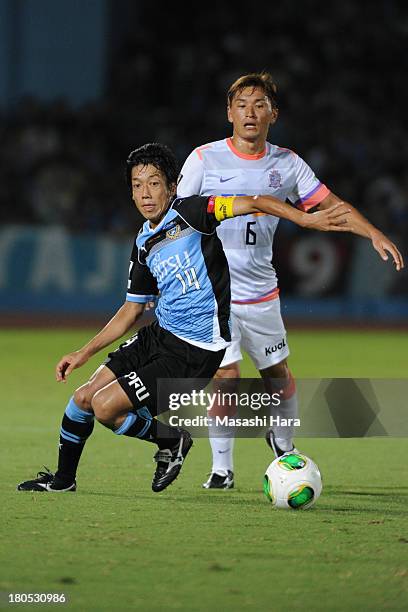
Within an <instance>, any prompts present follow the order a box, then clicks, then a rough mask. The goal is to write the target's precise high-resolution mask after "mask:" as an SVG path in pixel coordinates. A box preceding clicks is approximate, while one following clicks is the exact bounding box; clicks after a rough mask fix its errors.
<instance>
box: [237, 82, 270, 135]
mask: <svg viewBox="0 0 408 612" xmlns="http://www.w3.org/2000/svg"><path fill="white" fill-rule="evenodd" d="M277 117H278V110H277V109H276V108H272V105H271V102H270V100H269V98H267V97H266V96H265V92H264V90H263V89H261V88H259V87H245V88H244V89H243V90H242V91H241V92H238V93H237V94H235V96H234V97H233V99H232V102H231V106H228V120H229V121H230V123H232V124H233V125H234V136H239V137H240V138H243V139H244V140H251V141H252V140H253V141H255V140H258V139H259V138H262V139H264V140H266V137H267V135H268V129H269V126H270V125H273V124H274V123H275V121H276V119H277Z"/></svg>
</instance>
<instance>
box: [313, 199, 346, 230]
mask: <svg viewBox="0 0 408 612" xmlns="http://www.w3.org/2000/svg"><path fill="white" fill-rule="evenodd" d="M350 212H351V209H350V208H349V207H348V206H347V204H345V203H344V202H337V203H336V204H333V206H330V208H325V209H323V210H318V211H317V212H314V213H311V214H308V213H305V221H304V225H303V227H306V228H307V229H314V230H319V231H321V232H348V231H350V228H349V227H348V226H347V218H348V216H349V214H350Z"/></svg>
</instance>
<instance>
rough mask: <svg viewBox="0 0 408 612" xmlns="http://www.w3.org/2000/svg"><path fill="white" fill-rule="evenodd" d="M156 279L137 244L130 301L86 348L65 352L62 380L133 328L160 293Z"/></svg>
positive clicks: (58, 367) (60, 370)
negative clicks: (142, 258)
mask: <svg viewBox="0 0 408 612" xmlns="http://www.w3.org/2000/svg"><path fill="white" fill-rule="evenodd" d="M157 293H158V289H157V283H156V279H155V278H154V277H153V276H152V274H151V272H150V270H149V269H148V267H147V266H144V265H142V264H141V263H140V262H139V259H138V249H137V246H136V244H134V245H133V249H132V254H131V257H130V263H129V276H128V282H127V292H126V301H125V303H124V304H123V305H122V306H121V307H120V308H119V310H118V311H117V312H116V314H115V315H114V316H113V317H112V318H111V320H110V321H109V322H108V323H107V324H106V325H105V327H104V328H103V329H102V330H101V331H100V332H99V333H98V334H96V336H95V337H94V338H92V339H91V340H90V341H89V342H88V343H87V344H85V345H84V346H83V347H82V348H80V349H79V350H77V351H74V352H72V353H69V354H68V355H64V356H63V357H62V358H61V359H60V360H59V362H58V363H57V365H56V368H55V376H56V379H57V381H58V382H60V381H62V382H65V381H66V377H67V376H69V374H71V372H72V371H73V370H75V369H76V368H80V367H81V366H82V365H84V363H86V362H87V361H88V359H89V358H90V357H92V356H93V355H95V353H97V352H98V351H100V350H102V349H103V348H105V347H106V346H109V344H111V343H112V342H115V340H118V339H119V338H121V337H122V336H123V335H124V334H126V332H128V331H129V329H131V328H132V327H133V325H134V324H135V323H136V321H137V320H138V319H139V318H140V317H141V315H142V314H143V311H144V309H145V306H146V304H147V303H148V302H149V301H150V300H152V299H154V297H155V296H156V295H157Z"/></svg>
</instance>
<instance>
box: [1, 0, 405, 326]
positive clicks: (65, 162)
mask: <svg viewBox="0 0 408 612" xmlns="http://www.w3.org/2000/svg"><path fill="white" fill-rule="evenodd" d="M234 6H235V5H234ZM407 33H408V12H407V10H406V4H405V3H404V2H403V1H402V0H401V1H398V0H377V1H376V2H370V3H366V2H358V3H357V2H353V1H351V0H344V1H343V2H339V3H322V2H319V1H316V0H303V2H301V3H298V2H294V1H292V2H290V1H289V2H279V3H272V4H270V3H265V4H262V5H261V6H258V7H253V6H249V5H247V6H241V5H239V6H238V5H236V6H235V8H234V10H231V6H229V4H228V3H217V4H216V3H214V4H213V3H210V4H209V5H208V4H200V3H198V4H196V5H195V6H194V15H192V14H190V12H189V11H187V10H186V8H185V7H183V6H182V5H181V4H180V5H178V4H177V3H164V2H155V3H153V4H151V3H148V2H134V1H132V0H97V1H92V0H85V1H83V0H81V1H80V0H71V1H70V2H64V1H60V2H55V0H42V2H41V3H38V2H36V1H35V0H2V1H1V2H0V134H1V143H2V146H1V147H0V219H1V229H0V323H3V324H9V323H10V322H17V321H19V320H21V321H22V320H25V321H26V322H28V323H30V324H34V323H35V322H36V321H44V317H46V320H47V322H50V321H53V322H57V321H60V322H62V321H67V320H68V319H77V320H79V321H84V320H85V319H86V320H88V321H95V322H96V321H98V320H99V319H105V318H106V316H107V315H109V314H110V313H111V312H113V311H114V310H115V309H116V307H117V306H118V305H119V304H120V303H121V301H122V300H123V294H124V280H125V276H126V269H127V260H128V256H129V252H130V241H131V236H132V235H133V234H134V231H135V227H136V226H137V219H136V217H135V211H134V209H133V208H132V207H131V206H130V201H129V197H128V193H127V189H126V185H125V183H124V174H123V162H124V160H125V158H126V156H127V154H128V152H129V151H130V150H131V149H133V148H135V147H137V146H139V145H140V144H143V143H144V142H148V141H160V142H164V143H166V144H168V145H170V146H171V147H172V148H173V149H174V150H175V151H176V153H177V155H178V158H179V161H180V163H182V162H183V161H184V159H185V157H186V156H187V155H188V154H189V152H190V151H191V150H192V149H193V148H194V147H196V146H198V145H200V144H203V143H205V142H207V141H211V140H215V139H219V138H223V137H225V136H227V135H229V134H230V126H229V124H228V123H227V121H226V116H225V102H226V96H225V93H226V89H227V87H228V86H229V84H230V83H231V82H232V81H233V80H234V79H235V78H236V77H238V76H239V75H241V74H243V73H245V72H249V71H254V70H256V71H257V70H262V69H266V70H268V71H270V72H271V73H272V74H273V75H274V77H275V79H276V81H277V83H278V87H279V105H280V118H279V121H278V123H277V125H276V127H275V128H274V129H273V131H272V132H271V134H270V140H271V141H272V142H274V143H277V144H279V145H282V146H286V147H289V148H293V149H295V150H296V151H297V152H298V153H299V154H300V155H301V156H302V157H304V158H305V159H306V160H307V161H308V162H309V164H310V165H311V166H312V167H313V168H314V170H315V171H316V174H317V175H318V176H319V178H320V179H321V180H322V181H324V182H325V183H326V184H327V185H328V186H329V188H331V189H332V190H333V191H334V192H335V193H336V194H338V195H340V196H342V197H344V198H345V199H349V200H350V201H351V202H352V203H353V204H355V205H356V206H357V207H358V208H359V209H360V210H362V211H363V212H364V213H365V214H366V215H367V217H368V218H369V219H370V220H371V221H372V222H373V223H375V224H376V225H377V226H378V227H379V228H380V229H382V230H383V231H384V232H386V233H387V234H388V235H389V236H390V237H391V238H392V239H394V241H395V242H396V243H397V245H398V246H399V248H400V250H401V251H402V252H403V254H404V255H405V257H407V255H408V253H407V249H406V246H407V243H408V175H407V173H406V171H405V170H406V165H407V158H408V141H407V138H406V133H407V116H406V108H407V104H408V100H407V92H408V86H407V81H406V74H407V59H406V53H405V52H404V48H406V43H407ZM275 259H276V261H275V263H276V266H277V268H278V273H279V278H280V286H281V297H282V306H283V313H284V315H285V318H286V321H287V322H288V323H289V324H290V323H291V322H294V321H302V322H303V323H309V324H314V323H318V324H321V323H322V322H325V323H327V324H328V325H329V326H330V325H332V326H334V325H336V326H337V325H347V324H350V323H353V324H354V325H358V326H367V325H368V326H370V325H373V326H374V325H381V326H394V325H407V324H408V283H407V274H408V273H407V269H406V270H405V271H404V272H402V273H400V274H397V273H396V272H395V271H394V269H393V266H392V265H391V263H388V264H386V265H385V264H383V262H382V261H381V260H380V258H379V257H378V256H377V254H376V253H374V251H373V250H372V249H371V246H370V243H369V242H368V241H364V240H361V239H358V238H355V237H353V236H343V235H341V236H332V235H330V236H328V235H323V234H316V233H310V234H308V233H306V232H304V231H301V230H300V231H298V230H297V228H295V227H293V226H292V225H290V224H287V223H281V224H280V230H279V235H278V239H277V243H276V249H275Z"/></svg>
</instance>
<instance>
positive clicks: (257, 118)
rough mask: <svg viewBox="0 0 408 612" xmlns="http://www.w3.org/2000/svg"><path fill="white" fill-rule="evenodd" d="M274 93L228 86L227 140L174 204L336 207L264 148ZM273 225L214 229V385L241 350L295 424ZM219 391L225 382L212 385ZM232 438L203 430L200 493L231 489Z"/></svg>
mask: <svg viewBox="0 0 408 612" xmlns="http://www.w3.org/2000/svg"><path fill="white" fill-rule="evenodd" d="M276 93H277V89H276V85H275V83H274V82H273V80H272V77H271V75H269V74H267V73H254V74H249V75H245V76H242V77H240V78H239V79H238V80H237V81H235V82H234V83H233V84H232V85H231V87H230V89H229V91H228V106H227V112H228V120H229V122H230V123H232V125H233V135H232V137H231V138H226V139H224V140H219V141H216V142H211V143H208V144H205V145H203V146H200V147H198V148H196V149H195V150H194V151H193V152H192V153H191V154H190V155H189V157H188V158H187V160H186V161H185V163H184V166H183V168H182V170H181V174H180V177H179V183H178V189H177V193H178V195H179V196H182V197H185V196H189V195H193V194H201V195H207V194H208V195H210V194H217V195H244V194H245V195H257V194H264V195H266V194H270V195H273V196H275V197H277V198H279V199H281V200H284V201H285V200H289V201H290V202H291V203H292V204H293V205H294V206H296V207H298V208H300V209H301V210H303V211H311V210H317V209H318V208H327V207H330V206H332V205H333V204H334V203H336V202H340V199H339V198H338V197H337V196H336V195H334V193H332V192H331V191H330V190H329V189H328V188H327V187H326V186H325V185H324V184H322V183H321V182H320V181H319V180H318V179H317V178H316V176H315V174H314V172H313V171H312V169H311V168H310V167H309V166H308V165H307V164H306V163H305V162H304V161H303V159H301V158H300V157H299V156H298V155H297V154H296V153H294V152H293V151H291V150H289V149H285V148H282V147H279V146H276V145H274V144H270V143H269V142H267V140H266V139H267V135H268V130H269V127H270V126H273V125H274V123H275V122H276V120H277V118H278V106H277V101H276ZM347 204H348V203H347ZM348 207H349V208H350V209H351V212H350V214H349V215H348V218H347V221H346V222H345V223H346V224H347V228H348V230H349V231H350V232H353V233H355V234H358V235H360V236H364V237H367V238H369V239H370V240H371V242H372V245H373V247H374V249H375V250H376V251H378V253H379V254H380V256H381V257H382V259H383V260H387V259H388V255H387V251H388V252H389V253H390V254H391V256H392V258H393V260H394V262H395V266H396V269H397V270H400V269H401V268H402V267H403V260H402V257H401V254H400V253H399V251H398V249H397V247H396V246H395V245H394V244H393V243H392V242H391V241H390V240H389V239H388V238H387V237H386V236H384V234H382V233H381V232H380V231H379V230H378V229H376V228H375V227H374V226H373V225H372V224H371V223H369V221H368V220H367V219H365V217H363V216H362V215H361V214H360V213H359V212H358V211H357V210H356V209H355V208H354V207H352V206H351V205H349V204H348ZM278 221H279V219H278V218H275V217H271V216H266V215H247V216H242V217H237V218H234V219H230V220H227V221H226V222H225V223H224V224H223V225H222V226H221V227H219V228H218V229H217V232H218V235H219V236H220V238H221V240H222V243H223V247H224V250H225V253H226V256H227V260H228V264H229V268H230V274H231V305H232V311H231V314H232V344H231V346H230V347H229V348H228V349H227V351H226V354H225V357H224V359H223V361H222V363H221V366H220V369H219V370H218V372H217V375H216V378H218V379H237V378H239V376H240V370H239V361H240V360H241V359H242V354H241V347H242V348H244V349H245V350H246V351H247V353H248V354H249V356H250V357H251V359H252V361H253V362H254V364H255V365H256V367H257V369H258V370H259V372H260V374H261V376H262V377H263V379H264V381H265V385H266V387H267V388H268V390H270V391H271V392H273V391H277V390H279V392H280V393H281V404H280V407H279V409H278V411H277V412H278V415H279V416H280V417H281V418H286V419H290V418H296V416H297V410H298V409H297V398H296V387H295V382H294V379H293V377H292V374H291V372H290V370H289V368H288V364H287V357H288V355H289V348H288V343H287V340H286V331H285V327H284V324H283V321H282V317H281V313H280V302H279V288H278V283H277V277H276V272H275V270H274V268H273V266H272V261H271V260H272V244H273V237H274V234H275V230H276V227H277V225H278ZM231 382H232V381H231ZM225 383H227V384H228V381H226V380H223V383H221V382H220V383H219V384H224V385H225ZM218 409H221V407H218ZM215 410H217V407H216V408H215ZM214 414H216V412H213V415H214ZM233 436H234V434H233V431H232V430H228V429H225V431H224V433H223V434H220V428H219V427H218V431H215V429H213V430H211V428H210V444H211V447H212V453H213V464H212V470H211V475H210V478H209V479H208V481H207V482H206V483H204V485H203V486H204V487H205V488H232V487H233V485H234V480H233V443H234V438H233ZM267 442H268V444H269V446H270V447H271V448H272V450H273V451H274V453H275V455H276V456H280V455H282V454H284V453H285V452H288V451H290V450H292V449H293V448H294V445H293V430H292V428H290V427H276V428H273V430H269V431H268V433H267Z"/></svg>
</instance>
